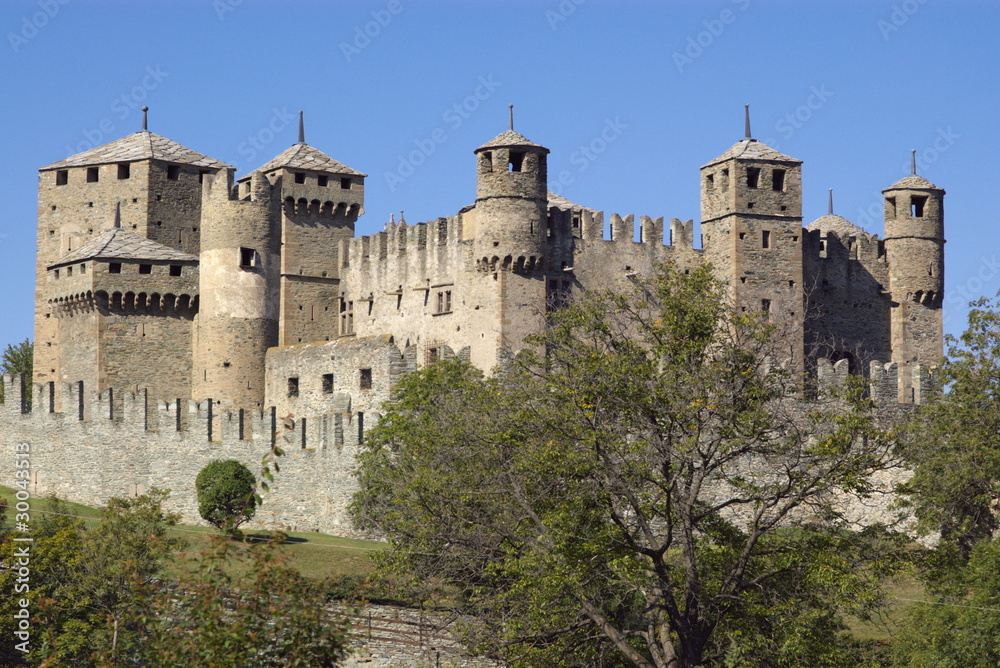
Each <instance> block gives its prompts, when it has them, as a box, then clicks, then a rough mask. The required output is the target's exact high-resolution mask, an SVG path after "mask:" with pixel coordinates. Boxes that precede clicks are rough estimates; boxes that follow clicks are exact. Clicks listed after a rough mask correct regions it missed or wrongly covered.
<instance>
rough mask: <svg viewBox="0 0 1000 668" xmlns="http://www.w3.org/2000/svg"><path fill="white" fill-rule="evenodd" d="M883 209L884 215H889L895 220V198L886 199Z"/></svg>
mask: <svg viewBox="0 0 1000 668" xmlns="http://www.w3.org/2000/svg"><path fill="white" fill-rule="evenodd" d="M885 209H886V213H887V214H888V215H889V217H890V218H895V217H896V198H895V197H886V198H885Z"/></svg>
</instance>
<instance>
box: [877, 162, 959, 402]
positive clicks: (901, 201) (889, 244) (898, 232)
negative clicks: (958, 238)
mask: <svg viewBox="0 0 1000 668" xmlns="http://www.w3.org/2000/svg"><path fill="white" fill-rule="evenodd" d="M882 194H883V195H884V196H885V252H886V261H887V263H888V267H889V292H890V293H891V296H892V316H891V323H892V325H891V326H892V361H894V362H899V364H900V374H901V385H903V386H904V387H905V384H906V383H905V381H904V380H902V376H903V375H905V374H906V373H908V369H905V367H908V366H909V365H910V364H913V363H917V364H923V365H932V364H937V363H938V361H939V360H940V359H941V357H942V355H943V354H944V349H943V331H942V327H943V325H942V317H941V303H942V298H943V297H944V241H945V240H944V190H943V189H941V188H938V187H937V186H935V185H934V184H932V183H931V182H930V181H928V180H927V179H925V178H923V177H920V176H917V175H916V173H915V172H914V173H913V174H911V175H910V176H907V177H906V178H904V179H902V180H901V181H899V182H898V183H896V184H895V185H892V186H890V187H888V188H886V189H885V190H883V191H882ZM903 398H904V400H905V397H903Z"/></svg>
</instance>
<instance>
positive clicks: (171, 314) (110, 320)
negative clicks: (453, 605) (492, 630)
mask: <svg viewBox="0 0 1000 668" xmlns="http://www.w3.org/2000/svg"><path fill="white" fill-rule="evenodd" d="M745 135H746V136H745V137H744V138H743V139H741V140H739V141H738V142H736V143H735V144H734V145H733V146H732V147H731V148H729V149H728V150H727V151H725V152H724V153H722V155H720V156H718V157H717V158H715V159H713V160H711V161H709V162H707V163H706V164H705V165H704V166H702V167H701V173H700V189H701V221H700V231H701V240H700V243H699V244H697V245H698V246H699V247H696V244H695V226H694V223H693V221H691V220H687V221H680V220H678V219H672V220H670V222H669V224H667V225H665V224H664V219H663V218H651V217H648V216H641V217H640V218H639V219H638V221H637V220H636V219H635V218H634V217H633V216H632V215H627V216H624V217H622V216H619V215H618V214H613V215H611V217H610V221H609V223H610V224H609V225H607V226H606V225H605V220H604V214H603V213H602V212H599V211H595V210H592V209H589V208H587V207H586V206H582V205H579V204H574V203H572V202H569V201H567V200H566V199H563V198H562V197H559V196H557V195H555V194H553V193H551V192H549V191H548V189H547V171H546V165H547V160H548V154H549V149H547V148H545V147H544V146H541V145H539V144H535V143H533V142H531V141H529V140H528V139H527V138H525V137H524V136H523V135H521V134H519V133H517V132H515V131H514V130H513V124H511V127H510V129H508V130H507V131H505V132H502V133H501V134H499V135H498V136H497V137H495V138H494V139H492V140H490V141H488V142H486V143H485V144H483V145H482V146H480V147H479V148H477V149H475V151H474V152H473V154H474V156H473V157H474V160H473V161H470V168H474V169H475V170H476V193H475V201H474V202H472V203H470V204H469V205H468V206H465V207H462V208H461V209H459V210H458V211H457V212H456V213H454V214H453V215H450V216H447V217H443V218H438V219H436V220H433V221H428V222H425V223H419V224H415V225H410V224H407V223H406V222H405V221H403V220H402V219H401V220H399V221H395V220H393V219H392V218H390V220H389V222H388V223H387V224H386V226H385V229H384V230H383V231H381V232H379V233H377V234H373V235H370V236H362V237H355V234H354V231H355V224H356V222H357V220H358V218H359V217H360V216H361V215H363V214H364V184H365V177H366V175H365V174H364V173H362V172H359V171H357V170H355V169H352V168H350V167H347V166H346V165H344V164H342V163H340V162H338V161H337V160H335V159H333V158H331V157H330V156H328V155H326V154H325V153H323V152H322V151H320V150H318V149H316V148H314V147H312V146H310V145H309V144H307V143H306V142H305V136H304V132H303V128H302V124H301V118H300V126H299V138H298V139H299V140H298V142H297V143H296V144H294V145H293V146H291V147H290V148H289V149H288V150H286V151H284V152H283V153H281V154H280V155H278V156H276V157H275V158H274V159H273V160H271V161H270V162H268V163H266V164H265V165H263V166H261V167H260V168H258V169H256V170H254V171H252V172H251V173H249V174H247V175H244V176H242V177H240V178H236V175H235V168H233V167H232V166H230V165H227V164H225V163H223V162H220V161H218V160H215V159H213V158H210V157H208V156H205V155H202V154H200V153H197V152H196V151H193V150H191V149H188V148H185V147H184V146H181V145H180V144H178V143H176V142H174V141H172V140H170V139H167V138H165V137H161V136H159V135H157V134H154V133H152V132H149V131H148V130H147V129H146V123H145V120H144V122H143V129H142V130H141V131H140V132H136V133H134V134H131V135H128V136H126V137H123V138H122V139H119V140H117V141H115V142H112V143H110V144H107V145H104V146H101V147H98V148H95V149H92V150H89V151H86V152H84V153H80V154H78V155H74V156H72V157H69V158H66V159H65V160H61V161H59V162H55V163H53V164H50V165H48V166H46V167H42V168H41V169H40V170H39V208H38V260H37V276H36V310H35V366H34V369H35V377H34V379H33V381H34V383H35V390H34V405H33V406H28V405H22V404H20V403H19V402H18V401H17V398H18V397H20V396H21V392H20V389H21V388H20V381H19V379H11V378H8V379H6V383H7V388H8V393H7V403H6V404H4V405H2V406H0V429H4V430H6V431H7V433H9V434H12V435H13V437H14V438H15V439H17V440H18V441H22V442H28V443H29V444H30V445H31V448H32V453H33V455H32V482H33V485H34V489H35V493H37V494H44V493H48V492H55V493H57V494H59V495H61V496H64V497H67V498H70V499H72V500H76V501H82V502H88V503H101V502H103V501H105V500H106V499H107V498H108V497H110V496H120V495H127V494H136V493H140V492H142V491H143V490H145V489H148V487H150V486H153V485H155V486H158V487H166V488H170V489H171V490H173V499H174V503H175V504H177V507H178V509H180V510H181V511H183V512H184V513H185V514H186V515H187V518H188V519H195V518H197V510H196V506H197V504H196V502H195V500H194V492H193V486H194V477H195V475H196V474H197V472H198V470H200V468H201V467H202V466H204V464H206V463H207V462H208V461H209V460H211V459H215V458H220V457H234V458H237V459H240V460H242V461H244V462H245V463H247V464H248V465H250V466H251V468H254V466H255V463H256V462H258V461H259V459H260V456H261V454H263V451H264V449H266V447H269V446H270V444H271V443H272V442H274V441H275V439H282V440H283V442H284V444H285V448H286V451H287V452H288V453H289V454H288V458H287V462H285V463H283V465H282V473H281V475H280V476H278V480H277V483H276V485H275V488H274V494H273V499H269V500H268V501H267V503H266V504H265V506H264V507H263V508H262V513H261V515H260V516H259V517H260V519H261V520H262V521H263V522H267V523H277V524H286V525H292V526H296V527H298V528H301V529H321V530H326V531H331V532H337V533H349V527H348V526H347V525H346V524H345V520H344V506H345V504H346V500H347V498H348V497H349V494H350V492H351V489H352V487H353V482H352V479H351V475H350V473H351V470H352V468H353V461H354V455H355V453H356V449H357V446H358V443H359V442H360V441H361V440H362V439H363V437H364V431H365V429H366V426H371V424H373V423H374V422H375V421H377V419H378V410H379V407H380V405H381V403H382V401H384V400H385V399H387V398H389V397H390V396H391V393H392V390H393V388H394V386H395V384H396V382H397V380H398V378H399V376H400V375H401V374H402V373H405V372H406V371H407V370H410V369H414V368H418V367H420V366H422V365H425V364H428V363H430V362H433V361H435V360H437V359H440V358H445V357H452V356H458V357H461V358H463V359H466V360H468V361H470V362H472V363H473V364H475V365H477V366H479V367H481V368H484V369H489V368H491V367H493V366H494V365H495V364H497V363H498V362H499V361H502V360H503V358H504V357H505V356H506V355H508V354H510V353H511V352H514V351H516V350H517V349H518V348H519V347H521V346H522V345H523V342H524V339H525V337H526V336H528V335H530V334H532V333H534V332H537V331H539V330H540V328H541V327H543V326H544V323H545V314H546V312H547V311H549V310H551V309H554V308H558V307H559V305H560V304H561V303H563V302H564V301H565V300H567V299H569V298H571V297H572V295H574V294H578V293H580V292H582V291H586V290H590V289H604V288H610V289H615V288H619V287H624V286H625V285H627V284H628V282H629V281H630V280H631V279H632V277H634V276H636V275H650V274H651V273H652V272H653V270H654V266H655V265H656V264H657V263H660V262H664V261H671V262H673V263H675V264H676V265H677V266H678V267H680V268H691V267H695V266H698V265H700V264H702V263H706V262H709V263H711V264H712V265H713V266H714V267H715V269H716V271H717V273H718V275H719V276H720V278H722V279H723V280H724V281H725V282H726V283H727V285H729V286H730V290H731V295H732V297H733V299H734V300H735V302H736V304H737V305H738V306H739V307H741V308H744V309H747V310H754V311H765V312H767V313H768V314H769V317H770V318H772V319H773V320H775V321H778V322H782V323H784V325H785V326H786V327H785V328H786V329H787V330H788V331H790V332H791V336H790V342H791V347H790V351H789V354H790V358H792V360H793V362H794V363H795V364H796V365H797V366H798V367H799V368H801V369H802V370H803V371H805V372H806V373H809V374H812V375H814V376H818V377H820V378H831V379H836V378H842V377H843V376H845V375H846V374H848V373H856V374H864V375H866V376H868V377H869V379H870V381H871V384H872V389H873V395H874V396H876V397H877V398H878V399H879V400H881V401H883V402H902V403H919V402H920V401H921V397H922V396H923V393H925V392H927V391H928V387H929V385H928V383H929V379H928V374H927V371H926V369H927V368H928V367H929V366H932V365H934V364H935V363H936V362H937V360H938V359H939V358H940V357H941V355H942V352H943V351H942V317H941V302H942V296H943V281H944V266H943V257H944V256H943V245H944V236H943V235H944V229H943V200H944V191H943V190H942V189H940V188H938V187H936V186H934V185H932V184H931V183H929V182H928V181H926V180H925V179H923V178H922V177H920V176H917V175H916V174H915V173H913V174H911V175H910V176H907V177H906V178H904V179H902V180H901V181H899V182H898V183H895V184H893V185H891V186H889V187H888V188H886V189H885V190H883V194H884V199H885V235H884V238H882V239H880V238H879V237H878V236H877V235H875V234H869V233H868V232H866V231H864V230H862V229H861V228H859V227H857V226H855V225H853V224H851V223H850V222H848V221H847V220H845V219H843V218H841V217H840V216H837V215H835V214H834V213H833V207H832V201H831V205H830V212H829V213H828V214H827V215H825V216H823V217H821V218H819V219H817V220H815V221H813V222H811V223H809V224H808V225H807V226H805V227H803V221H802V180H801V169H802V163H801V161H799V160H796V159H794V158H791V157H789V156H787V155H783V154H781V153H779V152H777V151H775V150H773V149H771V148H770V147H768V146H766V145H764V144H763V143H761V142H759V141H757V140H756V139H753V138H752V137H751V133H750V128H749V122H748V123H747V128H746V132H745ZM637 224H638V230H637V229H636V225H637ZM635 239H638V240H637V241H636V240H635ZM8 477H10V476H8ZM3 482H4V483H8V482H9V481H7V480H6V479H5V480H3Z"/></svg>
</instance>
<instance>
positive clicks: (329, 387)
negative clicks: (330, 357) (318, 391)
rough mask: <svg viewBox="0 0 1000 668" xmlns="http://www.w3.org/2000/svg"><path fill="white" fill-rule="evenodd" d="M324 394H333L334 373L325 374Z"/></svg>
mask: <svg viewBox="0 0 1000 668" xmlns="http://www.w3.org/2000/svg"><path fill="white" fill-rule="evenodd" d="M323 394H333V374H332V373H324V374H323Z"/></svg>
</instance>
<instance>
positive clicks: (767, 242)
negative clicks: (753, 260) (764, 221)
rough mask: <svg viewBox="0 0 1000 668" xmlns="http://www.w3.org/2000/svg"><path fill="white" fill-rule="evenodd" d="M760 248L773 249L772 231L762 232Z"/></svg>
mask: <svg viewBox="0 0 1000 668" xmlns="http://www.w3.org/2000/svg"><path fill="white" fill-rule="evenodd" d="M760 247H761V248H770V247H771V230H762V231H761V233H760Z"/></svg>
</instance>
